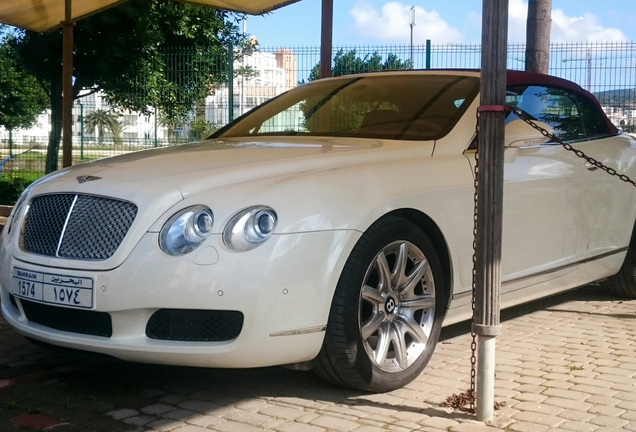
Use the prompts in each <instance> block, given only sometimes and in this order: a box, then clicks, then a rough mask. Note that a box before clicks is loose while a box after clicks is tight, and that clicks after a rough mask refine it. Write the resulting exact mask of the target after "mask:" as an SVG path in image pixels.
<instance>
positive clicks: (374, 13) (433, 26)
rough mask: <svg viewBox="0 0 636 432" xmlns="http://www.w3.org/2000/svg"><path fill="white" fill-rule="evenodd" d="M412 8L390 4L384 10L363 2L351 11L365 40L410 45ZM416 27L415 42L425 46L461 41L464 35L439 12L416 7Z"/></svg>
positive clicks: (354, 24)
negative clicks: (428, 43) (429, 41)
mask: <svg viewBox="0 0 636 432" xmlns="http://www.w3.org/2000/svg"><path fill="white" fill-rule="evenodd" d="M410 10H411V5H407V4H403V3H399V2H388V3H385V4H384V5H383V6H382V9H381V10H378V9H376V7H375V6H373V5H372V4H370V3H368V2H366V1H364V0H362V1H359V2H357V3H356V4H355V5H354V6H353V7H352V8H351V11H350V15H351V18H352V19H353V30H354V32H355V33H356V34H357V35H359V36H360V37H361V38H363V39H365V40H368V41H369V42H390V43H409V42H410V38H411V26H410V20H409V17H410ZM415 17H416V18H415V21H416V23H415V27H414V28H413V41H414V43H416V44H422V43H424V42H425V41H426V39H431V40H433V41H435V42H460V41H461V40H462V33H461V32H460V31H459V30H457V29H456V28H454V27H452V26H451V25H449V24H448V23H447V22H446V21H445V20H444V19H442V17H441V16H440V14H439V13H438V12H437V11H434V10H433V11H427V10H426V9H424V8H422V7H418V6H416V7H415Z"/></svg>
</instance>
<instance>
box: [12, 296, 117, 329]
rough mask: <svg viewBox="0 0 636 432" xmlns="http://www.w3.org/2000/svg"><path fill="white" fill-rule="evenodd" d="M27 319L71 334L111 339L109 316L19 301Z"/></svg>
mask: <svg viewBox="0 0 636 432" xmlns="http://www.w3.org/2000/svg"><path fill="white" fill-rule="evenodd" d="M20 302H21V303H22V308H23V309H24V313H25V315H26V317H27V319H28V320H29V321H31V322H33V323H36V324H40V325H43V326H46V327H50V328H53V329H56V330H62V331H66V332H72V333H81V334H86V335H92V336H103V337H111V336H112V334H113V326H112V323H111V319H110V314H107V313H105V312H95V311H87V310H80V309H69V308H64V307H57V306H49V305H45V304H41V303H35V302H32V301H28V300H20Z"/></svg>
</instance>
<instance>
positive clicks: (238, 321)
mask: <svg viewBox="0 0 636 432" xmlns="http://www.w3.org/2000/svg"><path fill="white" fill-rule="evenodd" d="M242 328H243V314H242V313H241V312H237V311H215V310H189V309H159V310H158V311H157V312H155V313H154V314H152V316H151V317H150V319H149V320H148V324H147V325H146V336H148V337H149V338H151V339H161V340H173V341H193V342H221V341H228V340H232V339H235V338H236V337H238V335H239V334H240V333H241V329H242Z"/></svg>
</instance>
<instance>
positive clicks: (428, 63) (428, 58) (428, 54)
mask: <svg viewBox="0 0 636 432" xmlns="http://www.w3.org/2000/svg"><path fill="white" fill-rule="evenodd" d="M430 68H431V40H430V39H426V69H430Z"/></svg>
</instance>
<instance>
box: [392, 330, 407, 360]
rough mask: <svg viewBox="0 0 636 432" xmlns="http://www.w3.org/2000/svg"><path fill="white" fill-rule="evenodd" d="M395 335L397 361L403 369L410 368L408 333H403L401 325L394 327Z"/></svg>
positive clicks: (394, 344)
mask: <svg viewBox="0 0 636 432" xmlns="http://www.w3.org/2000/svg"><path fill="white" fill-rule="evenodd" d="M391 330H392V331H391V332H392V333H393V337H392V338H391V339H392V340H393V350H394V351H395V360H396V361H397V363H398V365H399V366H400V368H402V369H406V368H407V367H408V366H409V360H408V356H407V352H406V333H405V332H403V331H402V326H401V325H393V326H392V329H391Z"/></svg>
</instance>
